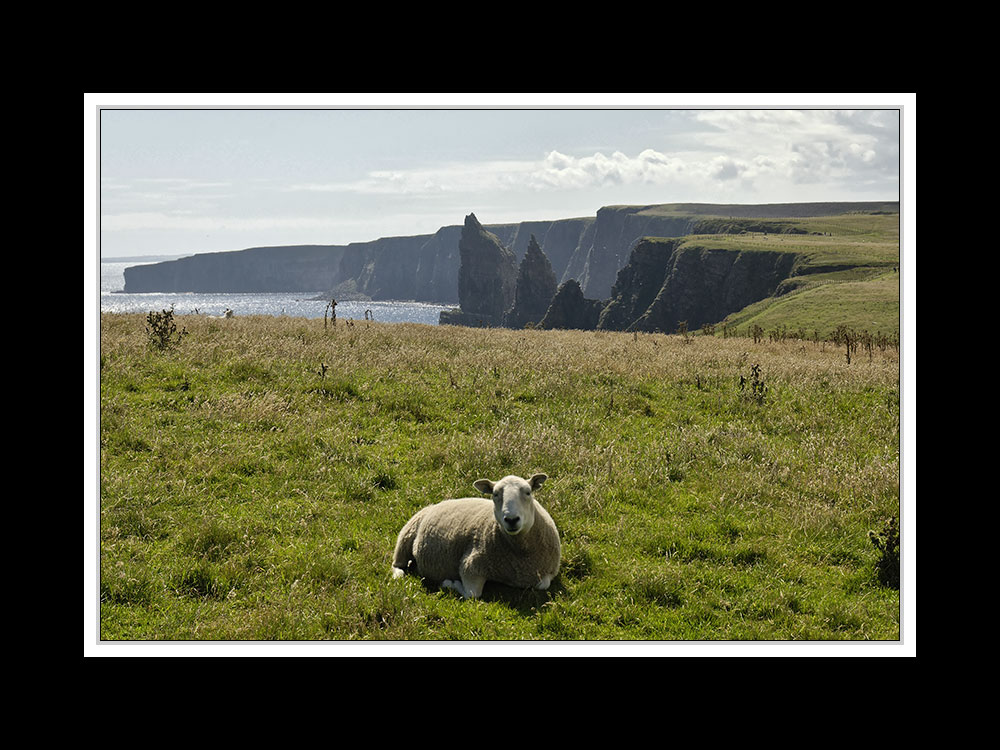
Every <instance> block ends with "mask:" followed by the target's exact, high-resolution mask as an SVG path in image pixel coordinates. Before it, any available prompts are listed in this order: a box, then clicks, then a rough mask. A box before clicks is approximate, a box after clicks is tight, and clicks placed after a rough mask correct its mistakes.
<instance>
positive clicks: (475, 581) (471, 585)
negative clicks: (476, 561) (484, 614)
mask: <svg viewBox="0 0 1000 750" xmlns="http://www.w3.org/2000/svg"><path fill="white" fill-rule="evenodd" d="M485 585H486V579H485V578H482V577H480V576H474V575H469V574H468V573H465V574H463V575H462V580H461V581H453V580H450V579H449V580H446V581H441V588H443V589H454V590H455V591H457V592H458V593H459V595H460V596H461V597H462V598H463V599H478V598H479V597H480V596H481V595H482V593H483V586H485Z"/></svg>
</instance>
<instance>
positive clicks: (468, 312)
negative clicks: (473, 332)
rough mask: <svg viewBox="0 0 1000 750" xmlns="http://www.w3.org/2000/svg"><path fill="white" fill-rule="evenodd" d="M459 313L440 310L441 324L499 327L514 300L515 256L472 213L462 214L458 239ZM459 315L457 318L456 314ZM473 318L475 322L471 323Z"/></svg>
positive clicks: (515, 280)
mask: <svg viewBox="0 0 1000 750" xmlns="http://www.w3.org/2000/svg"><path fill="white" fill-rule="evenodd" d="M458 251H459V254H460V256H461V265H460V266H459V269H458V302H459V305H460V307H461V311H460V313H457V314H455V313H452V312H451V311H445V312H442V313H441V318H440V319H441V322H442V323H457V324H460V325H481V326H499V325H502V324H503V319H504V313H506V312H507V310H508V309H510V307H511V305H512V304H513V302H514V290H515V288H516V284H517V256H516V255H515V254H514V252H513V251H511V250H510V249H508V248H507V247H505V246H504V244H503V243H502V242H501V241H500V239H499V238H498V237H497V236H496V235H495V234H493V233H492V232H489V231H487V230H486V229H485V228H484V227H483V225H482V224H480V223H479V220H478V219H477V218H476V215H475V214H469V215H468V216H466V217H465V226H464V227H463V228H462V234H461V237H460V238H459V241H458ZM458 315H461V318H459V317H458ZM473 321H475V322H473Z"/></svg>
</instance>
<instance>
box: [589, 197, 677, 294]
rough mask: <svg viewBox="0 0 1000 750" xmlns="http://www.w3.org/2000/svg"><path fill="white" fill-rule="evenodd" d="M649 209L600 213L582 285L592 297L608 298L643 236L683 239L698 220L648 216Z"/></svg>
mask: <svg viewBox="0 0 1000 750" xmlns="http://www.w3.org/2000/svg"><path fill="white" fill-rule="evenodd" d="M646 208H648V207H647V206H606V207H604V208H602V209H600V210H599V211H598V212H597V220H596V222H595V226H594V235H593V239H592V240H591V242H590V245H589V247H588V248H587V250H586V252H585V254H584V256H585V257H584V258H583V262H582V268H581V269H580V275H579V277H578V278H579V279H580V284H581V286H582V287H583V291H584V293H585V294H586V295H587V296H588V297H592V298H595V299H607V298H608V297H609V296H610V294H611V287H612V286H613V285H614V283H615V280H616V275H617V273H618V271H619V270H620V269H621V268H622V267H623V266H624V265H625V263H626V262H627V260H628V258H629V255H630V253H631V252H632V250H633V249H634V248H635V245H636V242H638V240H639V239H640V238H641V237H683V236H684V235H686V234H690V232H691V227H692V226H693V224H694V222H695V219H694V218H693V217H690V216H658V215H652V214H648V213H645V212H644V210H645V209H646Z"/></svg>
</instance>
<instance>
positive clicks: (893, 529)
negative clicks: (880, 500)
mask: <svg viewBox="0 0 1000 750" xmlns="http://www.w3.org/2000/svg"><path fill="white" fill-rule="evenodd" d="M868 538H869V539H870V540H871V543H872V545H873V546H874V547H875V549H876V550H878V553H879V557H878V561H877V562H876V563H875V570H876V573H877V575H878V580H879V583H881V584H882V585H883V586H889V587H891V588H894V589H898V588H899V523H898V521H897V520H896V518H895V517H893V518H890V519H889V520H888V521H886V522H885V525H884V526H883V527H882V531H880V532H878V533H876V532H874V531H869V532H868Z"/></svg>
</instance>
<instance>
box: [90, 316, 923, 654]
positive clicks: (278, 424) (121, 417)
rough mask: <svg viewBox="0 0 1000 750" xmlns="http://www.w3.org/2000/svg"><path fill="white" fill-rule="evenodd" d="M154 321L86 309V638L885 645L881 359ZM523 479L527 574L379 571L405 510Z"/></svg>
mask: <svg viewBox="0 0 1000 750" xmlns="http://www.w3.org/2000/svg"><path fill="white" fill-rule="evenodd" d="M178 322H179V324H180V325H183V327H184V328H186V330H187V331H188V335H187V336H186V337H185V338H184V339H183V340H182V341H181V343H180V344H179V345H178V346H176V347H175V348H173V349H172V350H169V351H166V352H159V351H156V350H154V349H152V348H151V347H150V346H149V345H148V343H147V338H146V335H145V332H144V324H145V320H144V318H143V316H141V315H102V317H101V352H100V357H101V358H100V365H101V367H100V380H101V392H100V525H99V534H100V564H99V571H100V585H99V596H100V637H101V639H102V640H151V641H158V640H174V641H178V640H179V641H186V640H203V639H207V640H254V641H261V640H263V641H267V640H298V641H311V640H326V639H333V640H341V641H348V640H356V639H357V640H440V641H450V640H492V641H508V640H563V641H582V640H595V641H632V640H641V641H644V640H658V641H663V640H666V641H685V640H699V641H719V640H729V641H733V640H735V641H743V640H768V641H784V640H809V641H826V640H889V641H894V640H898V639H899V636H900V597H899V591H898V590H896V589H894V588H887V587H886V586H884V585H882V584H880V583H879V581H878V578H877V572H878V559H879V558H878V553H877V550H876V548H875V547H874V546H873V545H872V543H871V541H870V540H869V538H868V532H869V531H870V530H874V531H878V530H879V529H881V528H882V527H883V525H884V524H885V522H886V520H887V519H888V518H891V517H895V516H898V514H899V404H900V387H899V360H898V354H897V352H896V351H895V350H893V349H889V350H888V351H885V352H882V351H878V350H876V352H875V354H874V356H873V357H872V359H871V360H869V358H868V357H867V356H860V355H858V356H856V357H855V358H854V360H853V362H852V363H851V364H850V365H847V364H846V361H845V357H844V356H843V352H842V350H840V349H838V348H837V347H834V346H833V345H831V344H823V343H818V344H813V343H804V342H801V341H796V342H791V341H786V342H770V341H767V342H762V343H758V344H754V343H753V341H752V340H750V339H746V338H728V339H722V338H713V337H701V336H695V337H692V338H691V339H689V340H688V341H687V342H685V341H684V339H682V338H681V337H679V336H664V335H653V334H645V335H642V334H640V335H633V334H625V333H608V332H562V331H528V330H525V331H510V330H495V329H494V330H483V329H464V328H457V327H450V326H444V327H436V326H419V325H387V324H374V323H373V324H371V325H366V324H364V323H357V324H355V325H354V326H353V327H345V326H344V325H343V323H342V324H341V325H340V327H338V328H337V329H336V331H330V330H324V328H323V322H322V321H310V320H302V319H294V318H267V317H246V318H234V319H231V320H214V319H208V318H203V317H197V316H191V317H183V318H180V319H179V321H178ZM324 364H325V365H326V366H327V368H326V370H325V373H324V374H322V375H321V372H323V368H322V365H324ZM754 365H757V369H756V371H754V370H753V368H754ZM753 372H756V373H757V375H758V378H759V380H760V382H761V385H762V386H763V387H762V389H761V391H760V392H759V393H761V394H762V395H761V396H760V397H759V398H758V397H755V395H754V393H753V392H751V390H750V389H749V388H748V387H747V383H748V382H749V381H750V378H751V377H752V373H753ZM741 378H743V387H742V388H741V385H740V383H741ZM536 471H544V472H545V473H547V474H548V475H549V477H550V479H549V481H548V482H546V484H545V487H544V488H543V489H542V490H541V491H540V493H539V500H540V501H541V502H542V503H543V504H544V505H545V506H546V508H547V509H548V510H549V512H550V513H551V514H552V516H553V518H554V519H555V521H556V523H557V525H558V527H559V529H560V533H561V535H562V540H563V565H562V571H561V573H560V575H559V576H558V577H557V579H556V580H555V582H554V583H553V586H552V588H551V589H550V590H549V591H547V592H536V591H518V590H513V589H508V588H506V587H503V586H498V585H495V584H487V587H486V591H485V595H484V598H483V600H481V601H463V600H461V599H459V598H457V597H456V596H455V595H454V594H453V593H452V592H445V591H439V590H438V589H437V588H436V587H435V586H434V585H433V584H430V583H427V582H422V581H420V580H418V579H416V578H414V577H406V578H404V579H401V580H392V579H391V577H390V557H391V554H392V549H393V545H394V543H395V537H396V534H397V532H398V531H399V529H400V527H401V526H402V525H403V523H404V522H405V521H406V519H407V518H409V517H410V515H412V514H413V513H414V512H415V511H416V510H417V509H419V508H420V507H422V506H424V505H426V504H428V503H432V502H436V501H438V500H441V499H444V498H447V497H456V496H466V495H474V494H476V493H475V490H474V489H473V488H472V482H473V481H475V480H476V479H478V478H480V477H490V478H493V479H497V478H499V477H501V476H503V475H505V474H509V473H517V474H521V475H524V476H529V475H530V474H531V473H533V472H536ZM905 541H906V540H904V555H905Z"/></svg>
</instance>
